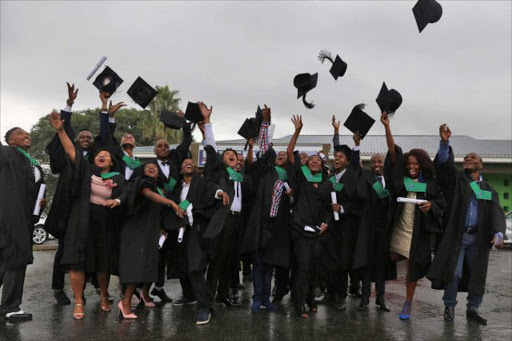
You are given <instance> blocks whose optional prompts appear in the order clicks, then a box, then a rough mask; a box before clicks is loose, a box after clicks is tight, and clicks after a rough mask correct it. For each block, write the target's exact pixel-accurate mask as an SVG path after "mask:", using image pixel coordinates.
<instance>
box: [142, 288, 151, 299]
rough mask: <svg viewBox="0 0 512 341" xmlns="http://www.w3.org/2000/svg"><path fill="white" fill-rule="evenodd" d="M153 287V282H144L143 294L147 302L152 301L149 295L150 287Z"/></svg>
mask: <svg viewBox="0 0 512 341" xmlns="http://www.w3.org/2000/svg"><path fill="white" fill-rule="evenodd" d="M150 288H151V283H144V287H143V288H142V293H141V295H142V296H144V300H145V301H146V302H150V301H151V297H150V296H149V289H150Z"/></svg>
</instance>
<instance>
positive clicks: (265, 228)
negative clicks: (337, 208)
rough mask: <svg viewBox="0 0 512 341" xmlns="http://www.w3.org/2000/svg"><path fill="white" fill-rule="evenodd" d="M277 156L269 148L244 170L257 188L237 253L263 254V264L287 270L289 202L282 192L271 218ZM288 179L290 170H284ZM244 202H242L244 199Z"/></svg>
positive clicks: (291, 168) (276, 177)
mask: <svg viewBox="0 0 512 341" xmlns="http://www.w3.org/2000/svg"><path fill="white" fill-rule="evenodd" d="M275 159H276V152H275V151H274V149H273V148H272V147H270V148H269V149H268V150H267V152H266V153H265V154H264V155H263V156H262V157H261V158H260V159H258V160H257V161H256V162H254V163H252V164H250V165H248V166H247V172H248V174H250V176H251V178H252V179H254V180H255V181H254V187H255V188H256V193H255V198H254V201H253V205H251V211H250V214H249V219H248V221H247V225H246V228H245V231H244V232H245V233H244V234H243V235H242V237H241V246H240V253H242V254H243V253H249V252H254V251H257V250H263V262H264V263H266V264H271V265H275V266H282V267H288V266H289V262H290V260H289V257H290V236H289V227H288V223H289V219H290V198H289V197H288V195H287V194H286V189H284V188H283V193H282V196H281V201H280V203H279V208H278V212H277V216H276V217H275V218H270V208H271V205H272V193H273V190H274V185H275V183H276V181H277V180H278V179H279V176H278V174H277V171H276V170H275V168H274V165H275ZM284 169H285V170H287V173H288V177H290V176H291V173H292V171H293V166H291V165H287V166H285V167H284ZM244 199H245V198H244Z"/></svg>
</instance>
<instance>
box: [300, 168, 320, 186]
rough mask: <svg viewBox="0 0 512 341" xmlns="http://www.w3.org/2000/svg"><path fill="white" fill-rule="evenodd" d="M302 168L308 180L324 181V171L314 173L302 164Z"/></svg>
mask: <svg viewBox="0 0 512 341" xmlns="http://www.w3.org/2000/svg"><path fill="white" fill-rule="evenodd" d="M300 169H301V170H302V174H304V176H305V177H306V180H307V181H308V182H322V173H316V174H312V173H311V171H310V170H309V168H308V167H307V166H302V167H301V168H300Z"/></svg>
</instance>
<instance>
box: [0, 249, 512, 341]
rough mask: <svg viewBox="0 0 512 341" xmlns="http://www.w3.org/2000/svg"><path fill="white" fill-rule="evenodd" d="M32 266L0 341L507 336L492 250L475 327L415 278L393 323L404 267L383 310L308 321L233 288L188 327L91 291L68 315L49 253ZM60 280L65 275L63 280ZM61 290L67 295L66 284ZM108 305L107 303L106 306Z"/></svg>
mask: <svg viewBox="0 0 512 341" xmlns="http://www.w3.org/2000/svg"><path fill="white" fill-rule="evenodd" d="M34 255H35V262H34V264H33V265H30V266H29V267H28V270H27V278H26V282H25V291H24V293H25V294H24V299H23V305H22V309H24V310H25V311H28V312H31V313H32V314H33V315H34V319H33V320H32V321H30V322H17V323H12V322H7V321H3V320H0V340H2V341H3V340H10V341H14V340H38V341H43V340H87V341H89V340H168V339H169V340H171V339H172V340H200V339H204V340H315V339H317V340H322V339H325V340H341V339H343V340H347V339H359V340H377V339H378V340H510V339H511V337H512V252H511V251H510V250H504V251H500V252H492V256H491V259H490V266H489V275H488V281H487V288H486V294H485V296H484V303H483V306H482V307H481V308H480V312H481V314H482V315H483V316H484V317H486V318H487V319H488V321H489V324H488V326H485V327H481V326H478V325H475V324H473V323H470V322H468V321H467V320H466V317H465V303H466V294H465V293H459V306H458V307H457V308H456V313H455V314H456V316H455V321H454V322H451V323H448V322H444V321H443V317H442V313H443V304H442V300H441V297H442V292H441V291H435V290H431V289H430V282H429V281H428V280H422V281H421V282H420V283H419V285H418V289H417V291H416V296H415V302H414V303H413V311H412V316H411V320H410V321H406V322H404V321H400V320H399V319H398V314H399V312H400V310H401V308H402V304H403V301H404V295H405V288H404V285H403V282H404V271H403V270H404V269H403V267H399V271H400V274H399V275H400V278H399V279H398V280H397V281H392V282H388V284H387V290H386V291H387V293H386V295H387V296H386V298H387V300H388V302H389V304H390V307H391V310H392V311H391V312H389V313H386V312H383V311H381V310H378V309H376V307H375V305H374V297H372V298H371V301H370V309H369V310H368V311H366V312H363V313H361V312H359V311H357V305H358V301H359V300H358V299H356V298H350V297H349V298H348V299H347V300H348V308H347V311H345V312H338V311H336V310H335V305H334V303H330V304H328V305H319V310H318V313H316V314H311V315H310V317H309V318H308V319H301V318H299V317H297V316H296V314H295V312H294V310H292V308H291V304H290V301H289V295H288V296H286V297H285V298H284V300H283V303H281V305H280V306H279V311H278V312H276V313H270V312H268V311H265V310H262V311H261V312H260V313H258V314H254V313H251V312H250V302H251V300H250V297H251V296H250V295H251V293H250V291H251V290H252V289H251V287H252V286H251V285H250V284H249V283H246V286H247V287H248V288H249V289H248V290H241V291H240V295H241V299H242V304H241V305H240V306H236V307H231V308H222V307H221V306H216V308H215V309H216V313H215V314H214V315H213V317H212V320H211V322H210V323H209V324H208V325H205V326H196V325H195V318H196V311H195V307H194V306H184V307H173V306H172V304H167V305H164V306H157V307H156V308H152V309H148V308H145V309H142V310H139V311H138V315H139V319H138V320H134V321H127V320H124V321H121V322H120V320H119V319H118V318H117V309H113V311H112V312H111V313H104V312H100V309H99V303H98V301H99V299H98V297H97V296H96V294H95V293H94V288H93V287H92V286H90V285H88V287H87V289H86V297H87V305H86V306H85V312H86V316H85V319H84V320H82V321H75V320H73V318H72V311H73V308H72V305H70V306H64V307H61V306H58V305H57V304H56V303H55V301H54V299H53V294H52V290H51V269H52V262H53V255H54V251H39V252H35V253H34ZM66 281H67V276H66ZM165 289H166V291H167V293H168V294H169V295H170V296H171V297H173V298H176V297H178V296H179V295H180V290H181V289H180V287H179V283H178V282H177V281H174V280H173V281H167V282H166V286H165ZM66 291H67V293H68V294H69V295H71V289H70V288H69V285H68V286H67V288H66ZM110 293H111V295H113V296H115V297H116V303H117V301H118V298H117V295H118V294H119V291H118V289H117V278H116V277H113V279H112V281H111V286H110ZM114 307H115V306H114Z"/></svg>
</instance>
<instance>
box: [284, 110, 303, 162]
mask: <svg viewBox="0 0 512 341" xmlns="http://www.w3.org/2000/svg"><path fill="white" fill-rule="evenodd" d="M292 122H293V125H294V127H295V132H294V133H293V135H292V138H291V139H290V143H288V148H286V155H287V156H288V162H290V163H291V164H292V165H293V164H295V154H294V153H293V150H294V149H295V145H296V144H297V139H298V138H299V135H300V131H301V130H302V116H301V115H293V116H292Z"/></svg>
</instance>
